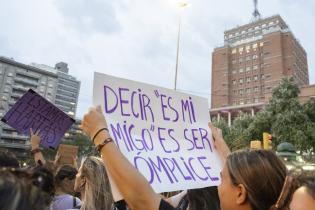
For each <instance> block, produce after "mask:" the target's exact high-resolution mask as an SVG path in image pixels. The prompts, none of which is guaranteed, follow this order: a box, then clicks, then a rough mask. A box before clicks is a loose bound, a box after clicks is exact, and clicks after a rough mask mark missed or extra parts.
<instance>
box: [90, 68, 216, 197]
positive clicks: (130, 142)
mask: <svg viewBox="0 0 315 210" xmlns="http://www.w3.org/2000/svg"><path fill="white" fill-rule="evenodd" d="M93 102H94V105H101V107H102V110H103V113H104V114H105V117H106V120H107V123H108V129H109V131H110V134H111V136H112V138H113V139H114V141H115V143H116V145H117V147H118V148H119V149H120V151H121V152H122V153H123V154H124V155H125V156H126V158H127V159H128V160H129V161H130V162H131V164H132V165H134V166H135V167H136V168H137V169H138V170H139V171H140V172H141V173H142V174H143V175H144V177H145V178H146V179H147V180H148V181H149V183H150V184H151V186H152V187H153V188H154V190H155V191H156V192H158V193H159V192H168V191H176V190H185V189H193V188H202V187H206V186H215V185H218V184H219V183H220V178H219V177H220V171H221V169H222V163H221V160H220V158H219V156H218V154H217V152H216V150H215V149H214V145H213V141H212V138H211V137H212V135H211V131H210V130H209V128H208V122H209V121H210V115H209V108H208V107H209V106H208V101H207V99H205V98H201V97H198V96H193V95H188V94H184V93H180V92H176V91H174V90H170V89H166V88H161V87H156V86H152V85H147V84H143V83H139V82H134V81H130V80H126V79H120V78H116V77H112V76H108V75H104V74H100V73H95V74H94V91H93Z"/></svg>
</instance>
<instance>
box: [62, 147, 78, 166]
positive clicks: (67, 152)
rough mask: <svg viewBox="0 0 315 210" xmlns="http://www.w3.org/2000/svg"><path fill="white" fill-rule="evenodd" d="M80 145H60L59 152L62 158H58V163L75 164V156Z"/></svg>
mask: <svg viewBox="0 0 315 210" xmlns="http://www.w3.org/2000/svg"><path fill="white" fill-rule="evenodd" d="M78 149H79V147H78V146H74V145H67V144H60V145H59V147H58V154H59V155H60V158H59V160H58V164H60V165H64V164H70V165H73V164H74V158H76V157H77V155H78Z"/></svg>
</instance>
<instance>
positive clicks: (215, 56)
mask: <svg viewBox="0 0 315 210" xmlns="http://www.w3.org/2000/svg"><path fill="white" fill-rule="evenodd" d="M291 76H292V77H293V78H294V79H295V82H296V83H297V84H298V85H299V86H300V87H302V86H306V85H309V76H308V65H307V55H306V52H305V50H304V48H303V47H302V46H301V44H300V43H299V41H298V40H297V39H296V38H295V37H294V34H293V33H292V31H291V30H290V29H289V27H288V25H287V24H286V23H285V22H284V20H283V19H282V18H281V17H280V16H279V15H275V16H272V17H268V18H265V19H256V20H255V21H253V22H251V23H249V24H246V25H243V26H239V27H236V28H233V29H230V30H227V31H225V32H224V45H223V46H221V47H218V48H215V49H214V52H213V53H212V89H211V94H212V96H211V110H210V114H211V116H212V117H214V116H215V117H217V118H218V119H219V118H220V117H226V118H227V119H228V122H229V124H231V120H232V118H233V117H235V116H237V115H238V114H239V112H249V113H251V114H252V115H254V114H255V112H256V111H258V110H260V109H261V108H263V107H264V105H265V104H266V103H267V102H268V101H269V98H270V97H271V92H272V90H273V88H275V87H276V86H278V85H279V83H280V81H281V79H282V78H283V77H291Z"/></svg>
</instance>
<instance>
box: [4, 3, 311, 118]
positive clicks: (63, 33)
mask: <svg viewBox="0 0 315 210" xmlns="http://www.w3.org/2000/svg"><path fill="white" fill-rule="evenodd" d="M187 1H188V2H189V3H190V7H188V8H186V9H185V10H184V11H183V14H182V33H181V42H180V43H181V49H180V59H179V72H178V74H179V75H178V89H180V90H184V91H186V92H187V91H189V93H192V94H197V95H201V96H204V97H207V98H210V85H211V84H210V81H211V52H212V51H213V48H214V47H216V46H220V45H222V44H223V32H224V30H227V29H230V28H233V27H235V26H237V25H243V24H246V23H248V22H249V21H250V20H251V14H252V12H253V3H252V0H238V1H236V0H190V1H189V0H187ZM176 2H177V1H176V0H6V1H5V0H0V3H1V4H0V8H1V12H0V26H1V27H0V55H2V56H6V57H13V58H14V59H15V60H16V61H19V62H23V63H26V64H29V63H31V62H35V63H42V64H46V65H50V66H54V65H55V63H57V62H59V61H64V62H67V63H68V64H69V68H70V74H72V75H73V76H75V77H77V78H78V79H79V80H80V81H81V92H80V97H79V104H78V111H77V115H78V117H79V118H80V117H82V115H83V114H84V112H85V111H86V110H87V109H88V107H90V106H91V105H92V87H93V72H94V71H97V72H102V73H107V74H110V75H114V76H118V77H123V78H127V79H132V80H136V81H141V82H145V83H150V84H154V85H159V86H163V87H167V88H173V87H174V74H175V73H174V72H175V58H176V40H177V30H178V28H177V27H178V11H177V8H176ZM259 11H260V13H261V14H262V16H263V17H268V16H271V15H274V14H280V15H281V16H282V17H283V19H284V20H285V21H286V22H287V24H288V25H289V27H290V28H291V30H292V31H293V33H294V35H295V36H296V38H297V39H298V40H300V42H301V43H302V46H303V47H304V48H305V50H306V52H307V54H308V64H309V74H310V82H311V83H315V28H314V27H315V13H314V11H315V1H313V0H263V1H262V0H261V1H259Z"/></svg>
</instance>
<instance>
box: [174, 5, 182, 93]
mask: <svg viewBox="0 0 315 210" xmlns="http://www.w3.org/2000/svg"><path fill="white" fill-rule="evenodd" d="M181 19H182V18H181V11H179V23H178V34H177V52H176V66H175V87H174V90H176V89H177V71H178V57H179V42H180V28H181Z"/></svg>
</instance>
